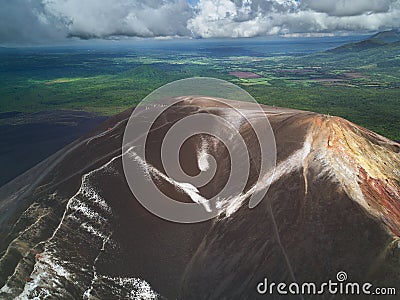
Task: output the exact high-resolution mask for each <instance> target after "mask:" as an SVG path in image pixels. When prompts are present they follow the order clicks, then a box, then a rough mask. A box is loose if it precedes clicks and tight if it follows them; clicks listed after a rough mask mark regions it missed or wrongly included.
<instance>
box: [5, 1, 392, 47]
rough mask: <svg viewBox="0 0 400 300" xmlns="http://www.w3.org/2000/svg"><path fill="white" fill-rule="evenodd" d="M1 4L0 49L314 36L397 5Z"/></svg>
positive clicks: (380, 25) (380, 21) (388, 23)
mask: <svg viewBox="0 0 400 300" xmlns="http://www.w3.org/2000/svg"><path fill="white" fill-rule="evenodd" d="M0 6H1V9H0V43H2V44H4V43H7V42H18V41H19V42H28V43H29V42H34V41H42V40H43V41H51V40H57V39H65V37H66V36H76V37H80V38H109V37H114V36H138V37H157V38H160V37H171V36H194V37H204V38H208V37H252V36H261V35H274V34H285V35H293V36H298V35H302V34H303V35H309V36H311V35H314V36H316V35H324V34H335V33H338V32H343V31H345V32H353V31H378V30H383V29H389V28H397V27H399V25H400V22H399V20H400V0H336V1H332V0H199V1H198V3H197V4H195V5H189V4H188V2H187V0H147V1H140V0H13V1H10V0H0Z"/></svg>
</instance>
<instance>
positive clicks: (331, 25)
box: [188, 0, 400, 37]
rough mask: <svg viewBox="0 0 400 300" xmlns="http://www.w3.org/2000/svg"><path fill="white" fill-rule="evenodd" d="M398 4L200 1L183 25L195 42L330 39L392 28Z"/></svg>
mask: <svg viewBox="0 0 400 300" xmlns="http://www.w3.org/2000/svg"><path fill="white" fill-rule="evenodd" d="M399 19H400V1H399V0H337V1H331V0H303V1H296V0H265V1H263V0H239V1H229V0H220V1H213V0H200V1H199V3H198V5H197V6H196V14H195V16H194V17H193V18H192V19H191V20H189V21H188V27H189V29H190V30H191V31H192V33H193V34H194V35H198V36H200V37H253V36H260V35H274V34H292V35H293V34H297V35H299V34H304V35H310V34H314V35H315V34H316V35H318V34H322V33H326V34H330V33H338V32H354V31H356V32H357V31H358V32H359V31H378V30H383V29H389V28H395V27H398V26H399V25H400V24H399V21H398V20H399Z"/></svg>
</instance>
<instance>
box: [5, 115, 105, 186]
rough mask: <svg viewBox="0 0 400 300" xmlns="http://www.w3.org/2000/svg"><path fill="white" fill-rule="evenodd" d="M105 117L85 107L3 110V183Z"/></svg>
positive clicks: (85, 131) (71, 140)
mask: <svg viewBox="0 0 400 300" xmlns="http://www.w3.org/2000/svg"><path fill="white" fill-rule="evenodd" d="M105 119H106V117H102V116H99V115H95V114H90V113H87V112H83V111H45V112H40V113H20V112H3V113H0V166H1V169H0V186H2V185H4V184H5V183H7V182H8V181H10V180H12V179H14V178H15V177H17V176H18V175H20V174H22V173H23V172H25V171H26V170H28V169H30V168H32V167H33V166H34V165H36V164H37V163H39V162H40V161H42V160H44V159H45V158H47V157H49V156H50V155H51V154H53V153H55V152H56V151H58V150H60V149H61V148H63V147H65V146H66V145H67V144H69V143H71V142H73V141H74V140H76V139H78V138H80V137H81V136H83V135H85V134H86V133H88V132H89V131H90V130H92V129H93V128H94V127H95V126H97V125H99V124H100V123H101V122H103V121H104V120H105Z"/></svg>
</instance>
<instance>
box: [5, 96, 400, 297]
mask: <svg viewBox="0 0 400 300" xmlns="http://www.w3.org/2000/svg"><path fill="white" fill-rule="evenodd" d="M250 106H251V105H250ZM211 107H212V108H211ZM249 108H251V107H249ZM264 109H265V111H266V112H267V113H268V115H269V116H270V122H271V125H272V127H273V130H274V132H275V136H276V142H277V150H278V152H277V153H278V163H280V162H282V161H284V160H286V159H287V158H288V157H291V156H292V154H293V153H294V152H295V151H297V150H299V149H302V147H303V144H304V140H305V137H306V135H307V132H308V130H309V128H310V127H311V124H313V121H314V119H316V118H319V117H321V116H319V115H317V114H314V113H310V112H302V111H296V110H290V109H283V108H276V107H267V106H264ZM200 110H202V111H203V112H204V111H207V110H210V111H211V110H213V111H214V112H215V111H218V109H215V103H212V101H210V103H207V102H205V101H201V100H196V99H195V100H193V101H191V102H190V101H189V102H186V103H184V104H182V107H179V106H178V107H175V108H173V109H172V110H171V111H170V112H169V116H167V117H168V118H166V119H168V120H175V119H179V118H181V117H185V116H186V115H189V114H193V113H196V112H198V111H200ZM221 111H224V109H222V110H221ZM224 112H226V111H224ZM129 115H130V111H126V112H124V113H122V114H120V115H118V116H115V117H113V118H111V119H109V120H107V121H106V122H105V123H104V124H103V125H101V126H100V127H99V128H97V129H96V130H95V131H93V132H91V133H90V134H89V135H88V136H86V137H83V138H81V139H80V140H78V141H76V142H74V143H73V144H71V145H69V146H67V147H66V148H65V149H63V151H61V152H58V153H57V154H55V155H53V156H52V157H51V158H49V159H47V160H46V161H44V162H43V163H41V164H40V165H39V166H36V167H35V168H34V169H31V170H30V171H28V172H27V173H26V175H24V176H22V177H19V178H17V180H16V181H13V182H11V184H8V185H6V186H5V187H3V188H1V189H0V199H1V200H2V201H1V202H0V229H1V230H0V251H2V257H1V259H0V286H2V285H3V284H4V283H5V282H6V281H8V287H9V288H10V287H11V288H14V289H15V294H13V295H11V296H9V295H6V294H0V297H4V299H12V297H13V296H15V295H19V293H20V292H21V291H22V290H23V288H24V286H25V285H26V280H27V278H30V277H36V278H37V275H38V274H34V273H32V270H34V265H36V266H37V265H41V263H40V259H35V254H37V253H42V252H43V251H44V250H45V248H46V247H48V248H49V249H51V251H47V252H45V254H46V253H47V254H48V255H51V257H52V258H53V261H56V262H58V263H60V264H63V267H64V268H65V269H67V270H68V272H70V273H72V274H75V275H76V276H77V277H76V279H75V280H74V281H73V282H72V281H68V280H66V279H65V278H64V277H63V276H59V275H58V274H57V273H56V272H54V270H52V269H51V268H48V265H45V264H43V265H41V266H42V267H43V268H47V269H45V272H44V271H41V272H40V274H42V275H44V279H43V280H42V281H40V282H39V283H40V284H39V287H38V288H37V290H35V291H34V292H40V291H44V290H45V291H47V292H49V293H50V294H52V295H53V296H54V297H55V298H57V295H61V296H59V298H68V299H77V298H79V299H81V298H82V295H83V293H84V292H85V291H86V290H87V289H88V288H89V287H90V286H92V287H93V290H92V295H93V296H95V297H97V298H98V299H126V298H127V297H126V296H124V295H125V293H126V289H127V287H124V286H119V285H115V284H114V283H112V282H111V281H110V279H109V278H140V279H143V280H146V281H147V282H149V283H150V285H151V287H152V288H153V289H154V290H155V291H156V292H158V293H160V294H161V295H162V296H163V297H166V298H167V299H182V300H186V299H204V300H208V299H216V300H219V299H238V300H239V299H240V300H241V299H266V298H269V297H268V296H259V295H257V293H256V286H257V283H258V282H260V281H262V280H263V278H264V277H268V279H269V280H270V281H274V282H281V281H282V282H287V283H290V282H292V281H297V282H299V283H301V282H316V283H318V282H323V281H326V280H329V279H332V280H335V277H336V273H337V272H339V271H346V272H347V273H348V275H349V281H351V282H353V281H355V282H364V281H371V282H373V283H374V284H375V286H394V287H397V288H400V286H399V284H398V283H399V278H400V274H399V271H398V270H399V268H400V260H399V257H400V253H399V252H400V249H398V248H397V246H396V247H395V246H394V245H395V244H394V243H393V242H394V241H396V239H398V237H396V236H395V235H394V234H393V233H391V232H390V231H389V230H388V228H387V227H386V226H385V225H384V224H383V222H382V220H380V219H379V218H373V217H371V216H370V215H369V214H368V213H366V211H365V210H364V209H362V208H361V206H360V205H359V204H358V203H356V202H355V201H353V200H352V199H351V198H350V197H349V196H348V195H347V194H346V192H345V191H344V189H343V187H342V186H341V185H340V184H339V183H338V182H337V181H335V180H334V179H332V177H331V176H330V175H329V174H327V173H324V168H326V167H329V166H326V165H322V164H321V162H320V161H318V160H315V161H310V162H308V165H309V166H308V171H307V174H304V173H303V168H304V167H302V166H299V167H298V168H296V169H295V170H292V171H288V172H287V173H286V174H284V175H283V176H282V177H281V178H279V180H277V181H276V182H275V183H274V184H273V185H272V186H271V187H270V190H269V192H268V193H267V195H266V197H265V198H264V200H263V201H262V203H260V205H259V206H257V208H256V209H253V210H250V209H248V207H247V202H245V203H244V204H243V205H242V206H241V208H239V209H238V210H237V211H236V212H235V213H233V214H232V215H231V216H228V217H226V218H222V217H221V218H220V219H218V220H216V219H215V220H211V221H207V222H203V223H199V224H191V225H185V224H177V223H172V222H168V221H165V220H162V219H160V218H158V217H156V216H154V215H152V214H151V213H149V212H148V211H147V210H146V209H145V208H143V207H142V206H141V205H140V204H139V202H138V201H137V200H136V199H135V198H134V197H133V195H132V192H131V191H130V189H129V187H128V186H127V183H126V179H125V177H124V173H123V170H122V162H121V159H120V158H118V156H119V155H120V154H121V144H122V137H123V134H124V129H125V126H126V122H127V119H128V118H129ZM323 118H325V117H323ZM326 118H328V117H326ZM160 125H162V124H160ZM171 125H172V124H171V123H170V122H165V124H164V126H161V127H159V129H156V130H154V131H152V133H151V135H150V137H149V140H148V142H149V143H151V145H152V147H153V148H152V149H154V151H149V153H146V155H147V159H148V162H150V163H151V164H152V165H154V166H156V167H157V168H159V169H161V167H162V166H161V165H160V160H159V153H158V152H157V149H159V148H160V144H161V138H162V137H163V135H164V133H165V132H166V130H167V129H168V128H169V127H170V126H171ZM241 129H243V131H241V133H243V135H244V136H246V137H247V138H248V139H249V141H250V142H251V141H252V140H253V138H254V136H253V133H252V132H251V131H249V130H247V129H246V127H245V126H244V127H243V128H241ZM343 130H344V129H343ZM318 138H324V137H318ZM371 140H372V137H371ZM199 141H200V139H198V140H196V139H192V140H190V141H188V143H187V144H186V145H185V146H184V147H185V151H184V152H183V153H182V152H181V153H180V154H181V156H180V159H181V162H182V163H183V165H184V166H183V168H184V169H185V171H187V172H188V173H192V174H195V173H196V172H197V171H198V170H197V166H196V165H195V164H193V161H194V160H195V159H196V157H195V155H194V153H195V151H196V149H197V146H198V143H199ZM391 147H393V149H394V148H396V149H399V146H398V145H392V146H391ZM251 150H254V151H251ZM212 151H213V153H211V154H212V155H213V156H216V160H217V161H218V163H219V164H218V169H217V173H216V174H217V176H216V177H215V178H214V179H213V181H212V182H211V184H209V185H206V186H205V187H204V188H203V189H202V190H201V193H202V194H203V195H213V194H215V192H216V191H218V190H220V188H221V186H222V185H223V184H224V182H225V179H226V175H227V173H229V171H227V170H228V169H229V162H228V161H227V159H226V156H227V155H226V149H223V148H221V147H217V148H216V149H214V150H212ZM250 152H251V153H252V155H254V158H253V161H257V156H259V153H258V151H257V149H250ZM112 158H115V160H113V162H112V163H110V164H109V165H108V167H107V168H103V169H102V168H101V167H102V166H104V165H105V164H106V163H107V162H110V160H111V159H112ZM382 159H386V158H382ZM384 162H386V161H385V160H384ZM99 168H100V169H99ZM93 170H97V171H95V172H93V173H90V174H91V175H90V176H89V178H86V184H87V186H89V187H90V188H91V189H93V190H94V191H95V192H96V193H97V195H99V196H100V197H101V198H102V199H104V201H105V202H106V204H107V206H108V207H109V208H110V211H108V212H107V211H105V210H102V209H101V206H100V205H99V203H98V202H99V198H93V197H92V196H91V194H90V193H88V192H86V193H83V192H82V191H80V193H78V194H77V197H73V196H74V195H75V194H76V192H77V191H78V190H79V187H80V186H81V179H82V176H83V175H84V174H88V173H89V172H91V171H93ZM254 172H255V169H254V168H252V169H251V170H250V174H251V176H254ZM305 176H306V178H305ZM306 179H307V180H308V193H306V191H305V181H306ZM252 180H253V181H254V178H252ZM252 180H251V179H250V181H252ZM158 185H159V187H160V189H161V190H163V191H164V192H165V193H166V194H168V195H171V196H174V198H175V199H177V200H180V201H185V202H186V201H190V199H188V197H187V196H186V195H184V194H183V193H181V192H180V191H177V190H176V188H174V187H173V186H172V185H171V184H169V183H168V182H166V181H165V180H160V181H158ZM71 197H73V198H71ZM71 199H76V200H77V201H75V203H74V205H73V206H75V207H76V206H78V207H81V208H85V209H86V210H87V209H89V210H91V211H92V212H95V213H96V214H97V215H98V217H96V218H95V219H94V220H92V219H90V217H89V216H88V215H87V214H85V213H83V212H82V211H77V210H73V209H71V202H72V201H71ZM155 200H156V199H155ZM67 203H68V204H69V205H67ZM14 207H17V209H14V210H13V208H14ZM66 209H67V211H66V213H64V212H65V210H66ZM389 213H390V212H389ZM63 216H64V217H65V218H64V219H63V221H62V223H61V226H59V225H60V222H61V220H62V217H63ZM71 216H73V218H72V217H71ZM39 218H40V219H39ZM84 223H85V224H88V225H90V226H92V227H93V228H95V229H96V230H97V232H98V233H100V234H97V235H96V234H93V233H90V232H88V231H85V230H84V229H83V228H82V226H81V225H82V224H84ZM55 230H56V231H55ZM21 232H23V234H21ZM93 270H96V276H94V273H93ZM102 276H103V277H102ZM94 277H96V278H97V281H95V282H93V280H92V279H93V278H94ZM107 278H108V279H107ZM32 295H33V294H32ZM271 298H272V299H279V298H278V297H271ZM304 298H305V299H310V297H306V296H305V297H304ZM316 298H317V299H321V298H320V297H316ZM349 298H351V297H349ZM289 299H300V298H299V297H293V296H292V297H289ZM311 299H313V298H312V297H311ZM324 299H344V297H342V296H333V297H328V296H327V297H326V298H324ZM360 299H366V298H365V297H364V298H363V297H361V298H360ZM371 299H373V298H371ZM385 299H391V297H385ZM395 299H396V298H395Z"/></svg>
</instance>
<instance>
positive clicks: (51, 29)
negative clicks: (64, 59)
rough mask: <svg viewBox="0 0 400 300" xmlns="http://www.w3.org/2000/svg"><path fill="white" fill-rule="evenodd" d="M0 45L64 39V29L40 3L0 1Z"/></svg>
mask: <svg viewBox="0 0 400 300" xmlns="http://www.w3.org/2000/svg"><path fill="white" fill-rule="evenodd" d="M0 8H1V9H0V43H2V44H14V43H15V44H35V43H36V42H44V41H48V42H50V41H55V40H59V39H63V38H65V36H66V34H67V32H66V29H65V28H64V27H63V26H62V25H61V26H60V24H59V23H58V20H56V19H55V18H53V17H52V16H51V14H46V13H45V11H44V5H43V3H41V2H40V1H30V0H13V1H8V0H0Z"/></svg>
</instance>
